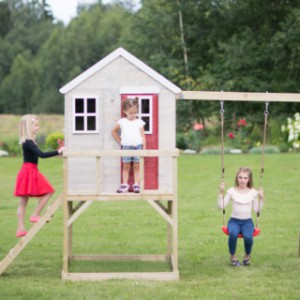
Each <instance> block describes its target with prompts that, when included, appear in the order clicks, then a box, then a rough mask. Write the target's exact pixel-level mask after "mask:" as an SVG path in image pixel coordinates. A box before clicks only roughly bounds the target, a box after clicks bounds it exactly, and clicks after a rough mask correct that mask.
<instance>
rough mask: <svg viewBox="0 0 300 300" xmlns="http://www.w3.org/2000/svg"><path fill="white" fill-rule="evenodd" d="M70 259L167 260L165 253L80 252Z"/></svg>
mask: <svg viewBox="0 0 300 300" xmlns="http://www.w3.org/2000/svg"><path fill="white" fill-rule="evenodd" d="M71 259H73V260H80V261H152V262H155V261H161V262H167V261H168V257H167V255H155V254H148V255H147V254H143V255H141V254H139V255H125V254H123V255H95V254H82V255H78V254H76V255H72V257H71Z"/></svg>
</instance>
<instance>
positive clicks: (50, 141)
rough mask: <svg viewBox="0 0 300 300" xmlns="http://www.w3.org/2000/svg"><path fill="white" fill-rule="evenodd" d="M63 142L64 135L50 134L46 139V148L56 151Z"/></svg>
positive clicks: (59, 133) (58, 133)
mask: <svg viewBox="0 0 300 300" xmlns="http://www.w3.org/2000/svg"><path fill="white" fill-rule="evenodd" d="M63 140H64V134H63V133H61V132H53V133H50V134H49V135H48V136H47V138H46V147H47V148H49V149H52V150H55V149H57V148H58V147H59V146H60V145H61V141H63Z"/></svg>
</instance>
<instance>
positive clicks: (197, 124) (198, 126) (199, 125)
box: [194, 123, 204, 130]
mask: <svg viewBox="0 0 300 300" xmlns="http://www.w3.org/2000/svg"><path fill="white" fill-rule="evenodd" d="M203 128H204V126H203V124H201V123H196V124H195V125H194V129H195V130H203Z"/></svg>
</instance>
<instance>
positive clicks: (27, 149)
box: [22, 140, 58, 165]
mask: <svg viewBox="0 0 300 300" xmlns="http://www.w3.org/2000/svg"><path fill="white" fill-rule="evenodd" d="M22 148H23V158H24V163H33V164H36V165H37V164H38V160H39V157H41V158H47V157H51V156H55V155H58V151H49V152H43V151H41V150H40V149H39V147H38V146H37V145H36V144H35V143H34V142H33V140H26V141H25V142H24V143H23V144H22Z"/></svg>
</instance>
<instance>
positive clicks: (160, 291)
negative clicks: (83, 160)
mask: <svg viewBox="0 0 300 300" xmlns="http://www.w3.org/2000/svg"><path fill="white" fill-rule="evenodd" d="M299 158H300V157H299V154H278V155H277V154H276V155H266V156H265V172H264V181H263V183H264V189H265V196H266V202H265V206H264V209H263V212H262V215H261V219H260V227H261V230H262V232H261V234H260V235H259V236H258V237H255V242H254V247H253V254H252V257H253V259H252V262H251V266H250V267H239V268H233V267H231V266H230V265H229V263H228V249H227V236H225V235H224V234H223V233H222V232H221V226H222V212H221V211H219V210H217V206H216V197H217V194H218V187H219V183H220V168H221V167H220V165H221V160H220V157H219V156H209V155H191V156H188V155H181V156H180V157H179V159H178V181H179V186H178V196H179V209H178V217H179V220H178V228H179V249H178V250H179V269H180V280H179V281H178V282H155V281H142V280H109V281H102V282H69V281H63V280H61V270H62V245H63V214H62V208H60V209H59V210H58V211H57V213H56V214H55V216H54V218H53V219H52V220H51V222H50V223H49V224H46V225H45V227H44V228H42V230H41V231H40V232H39V233H38V234H37V236H36V237H35V238H34V239H33V240H32V241H31V242H30V244H29V245H27V247H26V248H25V249H24V250H23V252H22V253H21V254H20V255H19V256H18V257H17V258H16V259H15V261H14V262H13V263H12V264H11V265H10V266H9V267H8V268H7V270H6V271H5V272H4V273H3V274H2V275H1V276H0V299H149V300H150V299H151V300H153V299H161V300H166V299H172V300H174V299H180V300H183V299H216V300H218V299H222V300H224V299H226V300H227V299H241V300H244V299H245V300H248V299H274V300H278V299H299V297H300V281H299V272H300V258H299V257H298V243H299V215H300V199H299V198H300V185H299V179H300V172H299V171H300V159H299ZM260 159H261V157H260V156H259V155H226V156H225V181H226V185H227V187H230V186H232V184H233V181H234V176H235V173H236V170H237V168H238V167H240V166H242V165H245V166H250V167H251V168H252V169H253V172H254V179H255V184H256V186H257V185H258V182H259V174H260ZM21 164H22V158H11V157H8V158H1V159H0V167H1V168H0V228H1V243H0V260H1V259H2V258H4V257H5V256H6V255H7V253H8V251H9V250H10V249H11V248H12V247H13V246H14V245H15V244H16V242H17V238H16V237H15V232H16V224H17V219H16V208H17V204H18V200H17V199H15V198H14V197H13V196H12V192H13V188H14V182H15V176H16V174H17V172H18V170H19V168H20V166H21ZM39 168H40V171H41V172H42V173H44V174H45V175H46V176H47V177H48V179H49V180H50V181H51V183H52V184H53V185H54V187H55V188H56V191H57V192H56V194H55V195H54V197H53V198H52V201H53V200H54V199H55V198H56V197H57V196H58V194H60V193H61V192H62V190H63V182H62V178H63V174H62V159H61V158H58V157H56V158H49V159H45V160H40V162H39ZM35 204H36V199H31V200H30V203H29V206H28V210H27V217H26V220H27V227H28V229H29V228H30V226H31V225H30V224H29V221H28V219H29V216H30V213H31V212H32V211H33V208H34V206H35ZM227 210H228V211H227V218H228V217H229V215H230V209H227ZM242 242H243V240H241V239H240V240H239V244H238V254H239V256H240V257H241V256H242V255H243V245H242ZM74 253H78V254H93V253H94V254H117V253H118V254H137V253H142V254H164V253H166V223H165V222H164V221H163V220H162V218H161V217H160V216H159V215H158V214H157V213H156V212H155V211H154V210H153V209H152V208H151V207H150V206H149V205H148V204H147V203H144V202H127V201H126V202H113V203H109V202H101V203H93V205H92V206H90V207H89V208H88V210H87V211H86V212H85V213H84V214H83V215H82V216H81V217H80V218H79V219H78V220H77V221H76V223H75V225H74ZM168 270H169V266H168V265H165V264H158V263H149V262H148V263H144V262H140V263H133V262H106V263H94V262H93V263H90V262H89V263H72V264H71V271H74V272H75V271H81V272H88V271H96V272H97V271H98V272H102V271H107V272H114V271H121V272H123V271H124V272H126V271H140V272H147V271H168Z"/></svg>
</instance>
